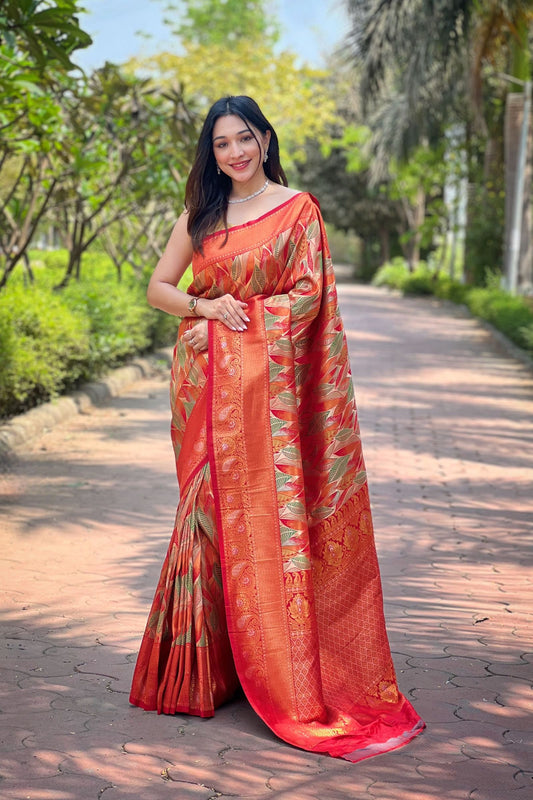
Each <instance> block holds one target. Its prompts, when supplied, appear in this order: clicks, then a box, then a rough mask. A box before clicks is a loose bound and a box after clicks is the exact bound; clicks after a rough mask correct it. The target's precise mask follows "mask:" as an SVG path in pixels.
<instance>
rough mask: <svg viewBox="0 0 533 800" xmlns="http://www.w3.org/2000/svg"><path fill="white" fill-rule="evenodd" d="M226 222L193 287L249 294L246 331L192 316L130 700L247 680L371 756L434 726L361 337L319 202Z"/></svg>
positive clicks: (192, 694)
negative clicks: (379, 514) (384, 507)
mask: <svg viewBox="0 0 533 800" xmlns="http://www.w3.org/2000/svg"><path fill="white" fill-rule="evenodd" d="M224 239H225V233H224V232H223V231H222V232H217V233H214V234H212V235H211V236H209V237H208V238H207V239H206V240H205V242H204V248H203V249H204V252H203V255H200V254H196V255H195V257H194V259H193V273H194V280H193V284H192V285H191V287H190V288H189V290H188V291H189V293H190V294H195V295H197V296H199V297H200V296H201V297H208V298H213V297H217V296H221V295H223V294H225V293H231V294H232V295H233V296H234V297H237V298H239V299H241V300H243V301H245V302H247V303H248V307H247V314H248V316H249V318H250V323H249V324H248V329H247V330H246V331H245V332H233V331H230V330H229V329H228V328H227V327H226V326H224V325H223V324H221V323H220V322H218V321H210V322H209V350H208V353H202V354H199V355H198V354H195V353H194V351H193V350H192V348H190V347H189V346H188V345H187V344H184V343H183V339H182V334H183V332H184V331H185V330H186V329H187V328H188V327H190V326H192V325H194V324H196V321H195V320H194V319H192V318H187V319H185V320H184V321H183V322H182V324H181V326H180V333H179V337H178V343H177V345H176V349H175V358H174V365H173V370H172V380H171V401H172V412H173V414H172V438H173V442H174V446H175V452H176V465H177V473H178V483H179V487H180V501H179V506H178V511H177V516H176V525H175V528H174V532H173V535H172V539H171V542H170V546H169V550H168V553H167V556H166V559H165V563H164V565H163V570H162V573H161V578H160V581H159V585H158V588H157V591H156V595H155V598H154V602H153V606H152V610H151V613H150V617H149V619H148V623H147V627H146V631H145V635H144V638H143V642H142V645H141V649H140V653H139V657H138V660H137V665H136V669H135V674H134V679H133V685H132V692H131V697H130V700H131V702H132V703H134V704H135V705H139V706H141V707H142V708H145V709H157V710H158V711H159V712H164V713H175V712H185V713H190V714H198V715H201V716H211V715H212V714H213V713H214V709H215V708H216V707H217V706H218V705H220V704H221V703H222V702H224V701H225V700H227V699H229V698H230V697H231V696H232V694H233V693H234V692H235V690H236V688H237V687H238V685H239V683H240V685H241V686H242V688H243V690H244V692H245V694H246V696H247V698H248V700H249V702H250V704H251V705H252V707H253V708H254V709H255V711H256V712H257V713H258V714H259V716H260V717H261V718H262V719H263V720H264V722H265V723H266V724H267V725H268V726H269V727H270V728H271V729H272V730H273V731H274V733H276V734H277V735H278V736H279V737H280V738H281V739H283V740H285V741H287V742H289V743H291V744H293V745H295V746H297V747H300V748H303V749H305V750H310V751H314V752H319V753H329V754H330V755H332V756H337V757H343V758H345V759H347V760H349V761H353V762H355V761H360V760H362V759H364V758H368V757H369V756H372V755H375V754H377V753H381V752H385V751H387V750H392V749H394V748H396V747H399V746H400V745H402V744H404V743H406V742H407V741H409V740H410V739H411V738H412V737H413V736H415V735H416V734H417V733H419V732H420V731H421V730H422V728H423V722H422V721H421V719H420V717H419V716H418V714H417V713H416V711H415V710H414V709H413V707H412V706H411V704H410V703H409V702H408V701H407V699H406V698H405V697H403V695H402V694H401V693H400V692H399V689H398V686H397V682H396V676H395V672H394V667H393V664H392V659H391V654H390V648H389V643H388V639H387V633H386V630H385V621H384V616H383V600H382V591H381V582H380V574H379V567H378V562H377V557H376V550H375V545H374V535H373V529H372V518H371V511H370V503H369V497H368V489H367V481H366V473H365V466H364V460H363V454H362V447H361V440H360V435H359V427H358V422H357V411H356V405H355V400H354V392H353V384H352V379H351V374H350V368H349V362H348V351H347V346H346V337H345V334H344V329H343V325H342V320H341V317H340V314H339V310H338V305H337V295H336V289H335V281H334V276H333V270H332V266H331V259H330V255H329V251H328V245H327V239H326V235H325V231H324V227H323V222H322V218H321V215H320V211H319V208H318V204H317V203H316V201H315V200H314V198H313V197H312V196H311V195H309V194H305V193H302V194H298V195H295V196H293V197H292V198H291V199H289V200H288V201H286V202H285V203H284V204H283V205H281V206H279V207H278V208H276V209H274V210H273V211H271V212H269V213H267V214H265V215H264V216H262V217H261V218H259V219H258V220H255V221H253V222H251V223H247V224H244V225H239V226H236V227H234V228H231V229H230V231H229V235H228V238H227V241H226V242H225V244H224Z"/></svg>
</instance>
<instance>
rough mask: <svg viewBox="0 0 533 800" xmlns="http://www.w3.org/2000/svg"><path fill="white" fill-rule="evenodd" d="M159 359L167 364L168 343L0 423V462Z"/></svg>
mask: <svg viewBox="0 0 533 800" xmlns="http://www.w3.org/2000/svg"><path fill="white" fill-rule="evenodd" d="M159 361H164V362H165V363H166V364H167V366H170V365H171V363H172V347H168V348H164V349H162V350H156V351H154V352H152V353H150V354H149V355H147V356H146V357H145V358H136V359H134V360H133V361H131V362H130V363H129V364H126V365H125V366H123V367H118V368H117V369H114V370H113V371H112V372H110V373H109V375H106V376H105V377H104V378H102V379H101V380H99V381H92V382H90V383H85V384H83V385H82V386H80V388H79V389H78V390H77V391H75V392H71V393H70V394H68V395H64V396H62V397H58V398H57V399H55V400H51V401H50V402H48V403H44V404H43V405H42V406H38V407H37V408H32V409H31V410H30V411H26V412H25V413H24V414H19V415H18V416H17V417H13V419H11V420H9V422H5V423H4V424H3V425H0V462H2V461H4V460H7V459H8V458H9V457H10V456H12V455H14V453H15V451H16V450H17V448H19V447H21V446H22V445H24V444H26V442H29V441H30V440H31V439H34V438H36V437H37V436H40V435H41V434H42V433H44V431H45V430H46V429H47V428H51V427H53V426H54V425H57V424H58V423H59V422H64V421H65V420H67V419H69V418H70V417H73V416H74V415H75V414H80V413H82V412H83V411H85V410H86V409H87V408H89V407H90V406H96V405H102V404H104V403H106V402H107V401H109V400H110V399H111V398H112V397H116V396H117V395H118V394H120V392H121V391H122V390H123V389H124V388H125V387H126V386H128V385H129V384H131V383H134V382H135V381H138V380H140V379H141V378H146V377H149V376H150V375H154V374H156V372H157V362H159Z"/></svg>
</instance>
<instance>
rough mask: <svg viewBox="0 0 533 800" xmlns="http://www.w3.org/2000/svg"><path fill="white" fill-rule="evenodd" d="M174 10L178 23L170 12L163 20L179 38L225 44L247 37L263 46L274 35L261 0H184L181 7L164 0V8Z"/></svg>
mask: <svg viewBox="0 0 533 800" xmlns="http://www.w3.org/2000/svg"><path fill="white" fill-rule="evenodd" d="M180 6H181V7H180ZM174 10H176V11H177V12H178V19H179V24H178V25H175V24H174V21H173V17H170V16H169V17H167V22H168V24H169V25H170V26H171V27H172V29H173V31H174V32H175V33H176V34H177V35H178V36H179V38H180V39H181V40H182V41H183V42H195V43H198V44H205V45H211V44H214V45H220V44H222V45H224V46H225V47H227V46H228V44H232V43H235V42H236V41H238V40H240V39H247V40H249V41H254V42H256V43H257V44H258V45H261V46H264V44H265V42H268V43H270V44H272V43H273V42H274V41H275V40H276V38H277V35H276V33H277V32H276V28H275V27H274V26H273V25H272V22H271V20H270V18H269V14H268V13H267V11H266V9H265V2H264V0H187V2H186V3H185V8H183V4H181V3H180V5H179V6H176V5H175V4H174V3H172V2H171V3H167V12H173V11H174Z"/></svg>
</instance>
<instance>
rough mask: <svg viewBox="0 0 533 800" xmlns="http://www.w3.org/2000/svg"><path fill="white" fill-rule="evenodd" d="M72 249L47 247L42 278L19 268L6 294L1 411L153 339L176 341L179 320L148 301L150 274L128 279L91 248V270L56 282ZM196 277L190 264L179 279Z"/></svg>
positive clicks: (67, 384)
mask: <svg viewBox="0 0 533 800" xmlns="http://www.w3.org/2000/svg"><path fill="white" fill-rule="evenodd" d="M66 255H67V254H66V252H65V251H58V252H55V253H52V252H51V253H40V254H39V262H40V263H39V262H37V261H35V262H34V265H33V266H34V272H35V274H36V284H35V285H34V286H30V287H27V286H24V284H23V281H22V279H21V278H20V276H19V277H18V279H16V280H15V279H14V280H12V281H11V282H10V284H9V285H8V286H7V287H6V289H5V290H4V292H3V293H2V295H0V417H7V416H11V415H13V414H17V413H21V412H22V411H25V410H27V409H28V408H31V407H32V406H35V405H37V404H38V403H41V402H44V401H46V400H48V399H49V398H51V397H54V396H56V395H57V394H59V393H61V392H63V391H65V390H68V389H70V388H72V387H73V386H76V385H77V384H78V383H79V382H80V381H82V380H88V379H91V378H95V377H97V376H98V375H101V374H102V372H103V371H104V370H105V369H107V368H109V367H114V366H116V365H117V364H120V363H122V362H124V361H125V360H127V359H128V358H130V357H131V356H133V355H135V354H137V353H139V352H143V351H145V350H147V349H148V348H150V347H158V346H163V345H169V344H172V343H173V342H174V341H175V339H176V332H177V328H178V324H179V320H178V319H176V318H175V317H172V316H170V315H169V314H164V313H163V312H162V311H156V310H155V309H152V308H150V307H149V306H148V305H147V303H146V298H145V289H146V282H147V279H148V278H147V276H145V278H144V280H142V281H138V280H137V279H136V278H135V276H134V274H133V271H132V270H131V269H125V270H124V276H123V280H122V281H121V282H119V281H118V280H117V275H116V271H115V270H114V268H113V265H112V264H111V262H110V261H109V259H108V258H107V257H106V256H102V255H99V254H90V258H89V261H91V262H92V263H91V264H90V266H91V278H90V279H87V280H84V281H81V282H74V283H72V284H70V285H69V286H68V287H67V288H66V289H65V290H64V291H63V292H54V291H53V288H52V287H53V285H54V283H55V280H56V278H57V275H58V274H60V273H61V272H62V270H63V268H64V263H65V259H66ZM190 282H191V272H190V269H189V270H188V271H187V272H186V274H185V275H184V277H183V279H182V281H181V282H180V286H181V287H182V288H186V287H187V286H188V285H189V284H190Z"/></svg>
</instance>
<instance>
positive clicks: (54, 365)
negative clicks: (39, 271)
mask: <svg viewBox="0 0 533 800" xmlns="http://www.w3.org/2000/svg"><path fill="white" fill-rule="evenodd" d="M89 353H90V345H89V321H88V319H87V318H86V317H85V316H83V315H80V314H75V313H74V312H73V311H72V310H71V309H69V308H68V307H67V306H66V305H65V304H64V302H63V300H62V299H61V298H60V297H57V296H56V295H54V294H52V293H51V292H49V291H46V290H42V289H37V288H35V287H29V288H23V287H20V286H14V287H7V288H6V290H4V293H3V294H2V295H1V296H0V416H2V417H6V416H9V415H12V414H14V413H20V412H21V411H24V410H26V409H28V408H31V407H32V406H34V405H37V403H40V402H43V401H44V400H48V399H49V398H50V397H53V396H54V395H55V394H58V393H59V392H60V391H62V390H64V389H65V388H68V387H70V386H72V385H74V384H75V383H76V381H77V380H79V379H80V378H81V377H83V376H84V375H85V374H86V371H87V361H88V357H89Z"/></svg>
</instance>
